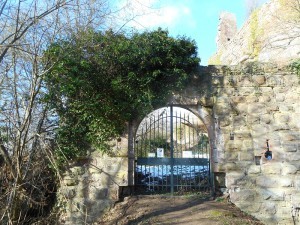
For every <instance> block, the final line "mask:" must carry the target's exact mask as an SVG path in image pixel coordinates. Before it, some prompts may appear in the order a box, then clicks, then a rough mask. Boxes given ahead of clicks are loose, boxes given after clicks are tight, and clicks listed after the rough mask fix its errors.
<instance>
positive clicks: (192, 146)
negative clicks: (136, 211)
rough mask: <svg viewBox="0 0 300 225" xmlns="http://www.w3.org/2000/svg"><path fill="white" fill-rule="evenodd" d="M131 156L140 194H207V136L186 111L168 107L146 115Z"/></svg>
mask: <svg viewBox="0 0 300 225" xmlns="http://www.w3.org/2000/svg"><path fill="white" fill-rule="evenodd" d="M135 156H136V164H135V187H136V190H138V191H140V192H143V193H145V192H148V193H166V192H171V194H174V192H175V193H179V194H182V193H184V192H192V191H197V192H198V191H210V187H211V184H210V183H211V182H210V161H209V158H210V157H209V142H208V136H207V133H206V129H205V127H204V125H203V123H201V121H200V120H199V118H197V117H196V116H195V115H194V114H192V113H191V112H189V111H188V110H185V109H182V108H179V107H174V106H169V107H166V108H162V109H159V110H156V111H154V112H153V113H151V114H149V115H148V117H146V118H145V119H144V120H143V121H142V122H141V124H140V126H139V128H138V130H137V133H136V136H135Z"/></svg>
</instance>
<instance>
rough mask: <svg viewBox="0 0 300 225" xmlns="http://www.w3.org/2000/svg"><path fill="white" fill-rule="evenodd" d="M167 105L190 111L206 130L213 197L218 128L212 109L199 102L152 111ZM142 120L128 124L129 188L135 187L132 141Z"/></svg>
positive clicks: (216, 169)
mask: <svg viewBox="0 0 300 225" xmlns="http://www.w3.org/2000/svg"><path fill="white" fill-rule="evenodd" d="M169 105H172V106H175V107H179V108H183V109H186V110H188V111H190V112H191V113H193V114H194V115H195V116H196V117H198V118H199V119H200V120H201V121H202V123H203V124H204V126H205V128H206V131H207V134H208V139H209V146H210V149H209V150H210V151H209V155H210V158H209V167H210V184H211V196H214V195H215V172H218V168H217V164H218V157H217V148H216V142H215V137H216V136H217V131H216V127H217V126H218V124H217V118H214V112H213V109H212V107H205V106H203V105H201V104H199V102H197V103H196V104H180V103H175V104H174V103H169V104H167V105H166V106H162V107H159V108H156V109H154V110H153V111H155V110H157V109H160V108H163V107H168V106H169ZM153 111H152V112H153ZM143 119H144V118H142V119H140V120H132V121H130V122H129V123H128V185H129V186H131V187H134V186H135V164H136V162H135V147H134V145H135V144H134V140H135V136H136V132H137V129H138V127H139V125H140V123H141V121H142V120H143ZM172 145H173V143H172Z"/></svg>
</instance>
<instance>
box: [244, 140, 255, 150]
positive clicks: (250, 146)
mask: <svg viewBox="0 0 300 225" xmlns="http://www.w3.org/2000/svg"><path fill="white" fill-rule="evenodd" d="M243 149H253V141H252V140H251V139H249V140H243Z"/></svg>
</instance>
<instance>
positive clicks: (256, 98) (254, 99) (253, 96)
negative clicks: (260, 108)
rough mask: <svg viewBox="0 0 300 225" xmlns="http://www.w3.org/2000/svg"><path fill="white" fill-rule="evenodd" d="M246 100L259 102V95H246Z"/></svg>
mask: <svg viewBox="0 0 300 225" xmlns="http://www.w3.org/2000/svg"><path fill="white" fill-rule="evenodd" d="M246 102H247V103H254V102H258V97H257V96H256V95H249V96H247V97H246Z"/></svg>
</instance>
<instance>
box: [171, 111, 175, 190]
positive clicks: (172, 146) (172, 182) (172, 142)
mask: <svg viewBox="0 0 300 225" xmlns="http://www.w3.org/2000/svg"><path fill="white" fill-rule="evenodd" d="M170 151H171V195H174V139H173V106H172V105H170Z"/></svg>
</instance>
